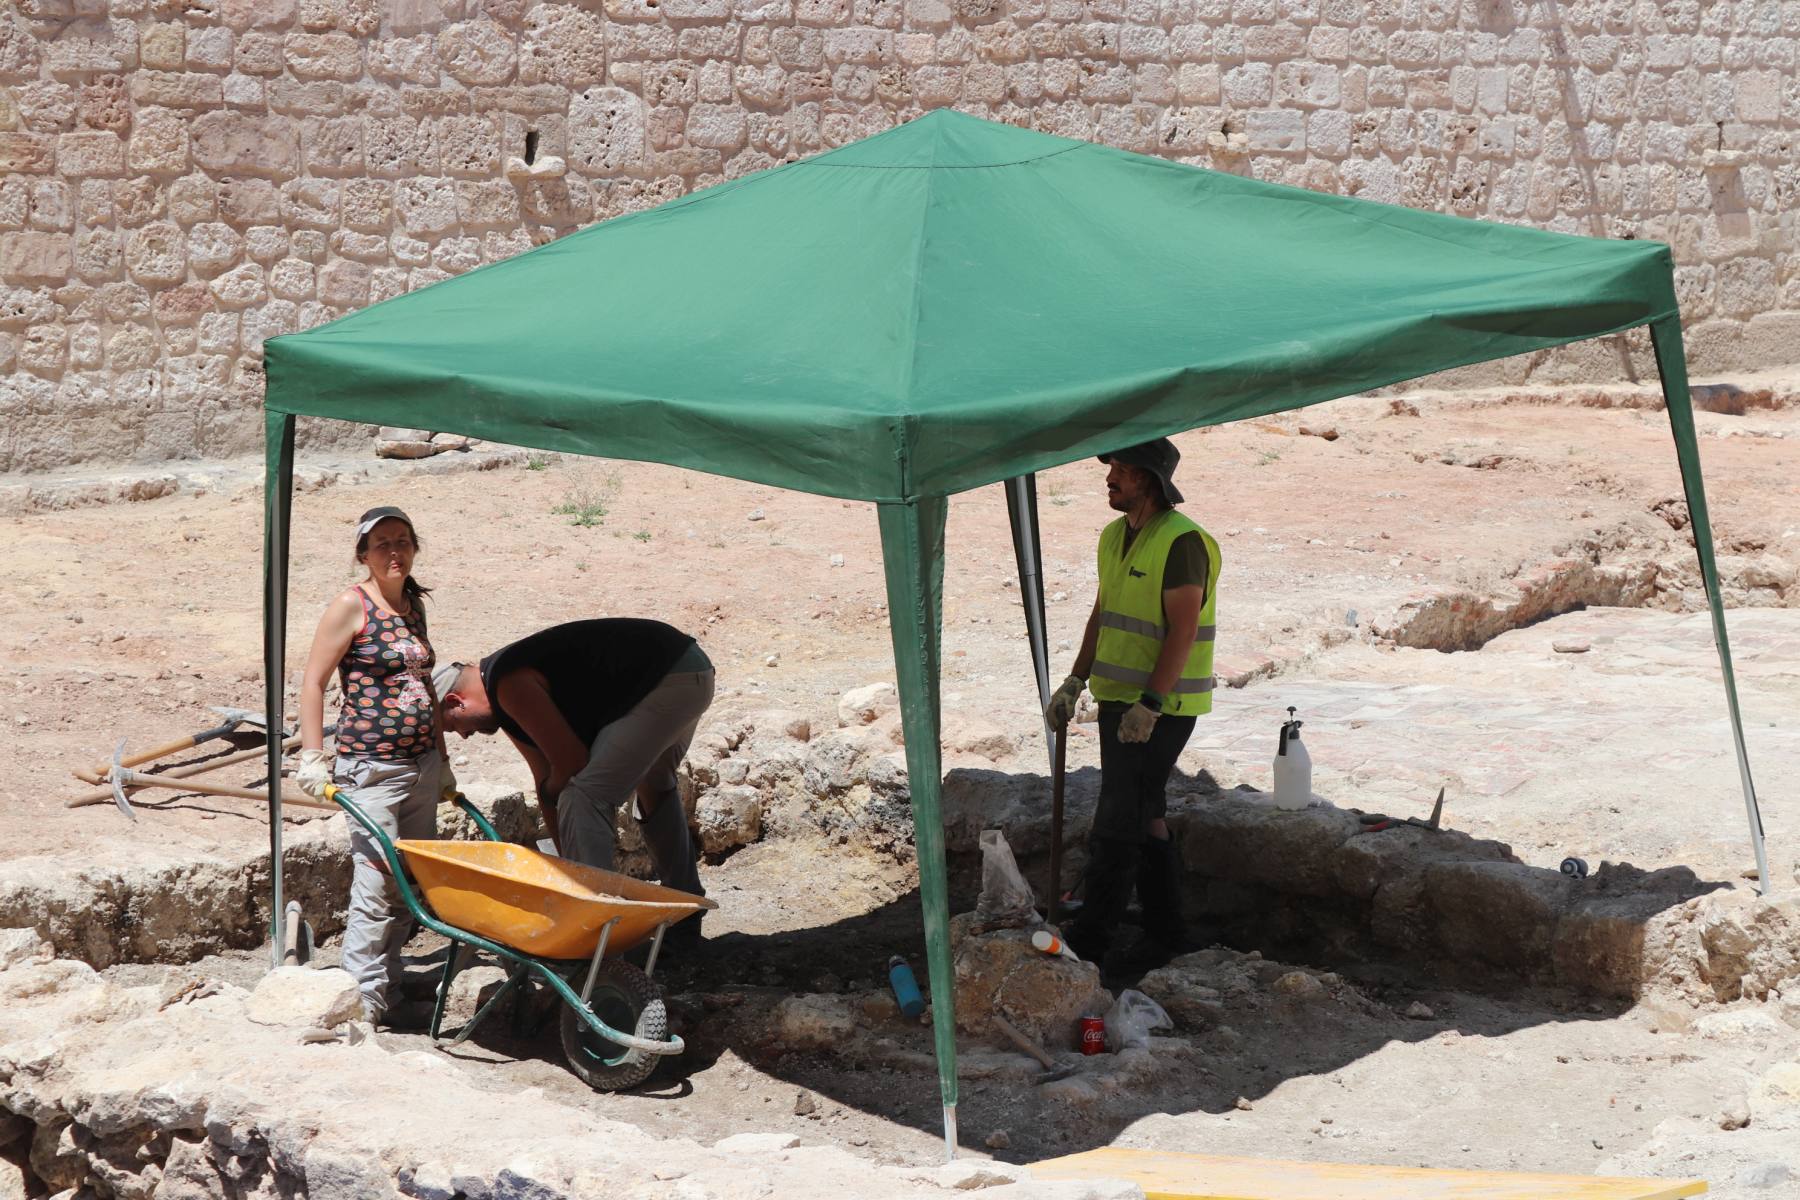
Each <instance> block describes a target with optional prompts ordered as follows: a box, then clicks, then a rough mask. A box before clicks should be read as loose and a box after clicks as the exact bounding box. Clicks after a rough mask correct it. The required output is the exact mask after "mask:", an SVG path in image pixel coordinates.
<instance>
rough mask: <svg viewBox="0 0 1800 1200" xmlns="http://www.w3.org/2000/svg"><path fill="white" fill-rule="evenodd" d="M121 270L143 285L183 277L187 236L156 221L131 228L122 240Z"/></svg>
mask: <svg viewBox="0 0 1800 1200" xmlns="http://www.w3.org/2000/svg"><path fill="white" fill-rule="evenodd" d="M125 270H126V271H127V272H128V273H129V274H130V275H131V277H132V278H133V279H135V280H137V281H138V282H139V283H145V284H159V283H162V284H173V283H180V282H181V281H182V280H184V279H185V278H187V239H186V238H185V237H184V236H183V235H182V232H181V228H180V226H178V225H174V224H171V223H169V222H167V221H159V222H155V223H152V224H149V225H145V226H144V227H143V228H141V229H135V230H133V231H132V232H131V234H130V236H129V237H127V238H126V240H125Z"/></svg>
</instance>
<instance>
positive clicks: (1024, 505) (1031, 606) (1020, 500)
mask: <svg viewBox="0 0 1800 1200" xmlns="http://www.w3.org/2000/svg"><path fill="white" fill-rule="evenodd" d="M1005 487H1006V517H1007V520H1008V522H1009V523H1010V524H1011V525H1012V540H1013V558H1014V559H1016V560H1017V561H1018V564H1019V601H1020V603H1022V604H1023V605H1024V606H1025V635H1026V637H1027V638H1028V639H1029V640H1030V642H1031V666H1032V670H1033V671H1034V672H1035V673H1036V675H1037V690H1038V711H1039V712H1043V711H1044V710H1045V709H1046V708H1048V707H1050V627H1049V622H1048V620H1047V619H1046V618H1045V616H1044V572H1043V561H1044V554H1043V550H1042V548H1041V546H1040V545H1039V541H1038V507H1037V476H1036V475H1015V476H1014V477H1013V478H1011V479H1008V480H1007V481H1006V484H1005ZM1044 745H1045V746H1047V747H1048V748H1049V750H1050V762H1051V766H1052V769H1054V767H1055V763H1056V731H1055V730H1054V729H1052V728H1051V727H1050V722H1049V721H1048V720H1045V722H1044Z"/></svg>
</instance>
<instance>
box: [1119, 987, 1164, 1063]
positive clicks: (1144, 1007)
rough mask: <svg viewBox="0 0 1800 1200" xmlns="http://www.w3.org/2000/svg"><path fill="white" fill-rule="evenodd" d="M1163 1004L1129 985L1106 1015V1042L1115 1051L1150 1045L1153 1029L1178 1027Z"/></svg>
mask: <svg viewBox="0 0 1800 1200" xmlns="http://www.w3.org/2000/svg"><path fill="white" fill-rule="evenodd" d="M1174 1028H1175V1022H1173V1021H1171V1020H1169V1014H1168V1013H1166V1012H1164V1011H1163V1008H1162V1005H1160V1004H1158V1003H1157V1002H1156V1001H1154V1000H1152V999H1151V998H1150V997H1148V996H1146V995H1144V993H1142V992H1140V991H1138V990H1136V989H1135V988H1126V989H1125V990H1124V991H1122V992H1120V993H1119V998H1118V999H1117V1000H1115V1001H1113V1006H1112V1008H1111V1009H1109V1010H1108V1011H1107V1014H1106V1042H1107V1046H1108V1048H1109V1049H1111V1050H1112V1052H1113V1053H1114V1054H1117V1053H1118V1052H1119V1051H1121V1050H1129V1049H1131V1048H1132V1047H1133V1046H1143V1047H1145V1048H1148V1047H1149V1045H1150V1031H1151V1030H1152V1029H1174Z"/></svg>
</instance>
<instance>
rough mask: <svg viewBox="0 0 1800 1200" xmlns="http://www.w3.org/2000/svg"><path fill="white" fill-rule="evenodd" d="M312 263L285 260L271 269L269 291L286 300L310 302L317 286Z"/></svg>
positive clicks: (293, 259) (296, 259) (292, 259)
mask: <svg viewBox="0 0 1800 1200" xmlns="http://www.w3.org/2000/svg"><path fill="white" fill-rule="evenodd" d="M315 275H316V272H315V270H314V267H313V265H312V264H311V263H309V262H305V261H303V260H301V259H298V258H284V259H282V260H281V261H280V262H278V263H276V264H275V265H274V266H272V267H270V268H269V291H270V292H272V293H274V294H275V295H276V296H279V297H281V298H282V299H284V300H310V299H312V297H313V292H314V288H315V285H316V279H315Z"/></svg>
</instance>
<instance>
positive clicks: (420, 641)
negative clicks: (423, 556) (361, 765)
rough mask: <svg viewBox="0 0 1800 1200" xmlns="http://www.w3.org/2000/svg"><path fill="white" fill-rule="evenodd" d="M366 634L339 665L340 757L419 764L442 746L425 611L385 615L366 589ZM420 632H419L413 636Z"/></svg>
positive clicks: (420, 608)
mask: <svg viewBox="0 0 1800 1200" xmlns="http://www.w3.org/2000/svg"><path fill="white" fill-rule="evenodd" d="M356 596H357V599H359V600H361V601H362V607H363V623H362V628H361V629H359V630H357V631H356V636H355V637H353V638H351V639H350V648H349V649H348V650H346V651H345V652H344V657H343V658H342V659H340V660H339V661H338V683H339V685H340V686H341V687H342V689H343V693H344V707H343V711H342V712H341V713H340V714H339V715H338V733H337V752H338V753H339V754H349V755H354V756H356V757H358V758H379V759H385V760H388V761H394V760H400V759H408V758H417V757H419V756H420V755H421V754H424V753H425V752H426V751H427V750H430V749H431V748H432V746H433V745H434V744H435V743H436V730H435V729H434V728H433V724H432V712H431V692H430V690H429V689H428V688H427V687H426V681H427V680H428V679H430V678H431V668H432V666H433V665H434V664H435V662H436V655H435V654H433V653H432V649H431V641H430V639H429V638H428V637H427V636H426V634H425V610H424V608H423V606H421V605H420V604H419V603H418V601H416V600H415V601H414V602H413V611H412V615H411V616H410V617H402V616H396V615H394V614H392V613H383V612H382V611H381V610H380V609H378V608H376V607H375V604H374V602H373V601H371V600H370V599H369V594H368V593H367V592H365V591H363V589H362V588H360V587H359V588H357V589H356ZM413 626H417V628H418V632H417V633H415V632H413Z"/></svg>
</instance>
